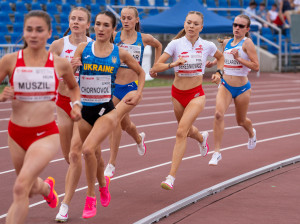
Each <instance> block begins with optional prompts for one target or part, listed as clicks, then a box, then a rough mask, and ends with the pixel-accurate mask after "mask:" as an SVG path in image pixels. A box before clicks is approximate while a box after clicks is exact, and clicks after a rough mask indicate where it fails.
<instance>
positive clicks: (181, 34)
mask: <svg viewBox="0 0 300 224" xmlns="http://www.w3.org/2000/svg"><path fill="white" fill-rule="evenodd" d="M185 34H186V32H185V29H184V28H183V29H182V30H180V31H179V33H177V35H176V36H175V37H174V38H173V40H176V39H179V38H181V37H183V36H185Z"/></svg>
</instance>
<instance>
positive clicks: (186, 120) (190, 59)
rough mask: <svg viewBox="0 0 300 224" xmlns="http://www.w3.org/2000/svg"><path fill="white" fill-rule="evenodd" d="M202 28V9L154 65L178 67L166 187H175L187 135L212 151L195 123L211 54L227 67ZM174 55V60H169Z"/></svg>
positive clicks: (161, 68)
mask: <svg viewBox="0 0 300 224" xmlns="http://www.w3.org/2000/svg"><path fill="white" fill-rule="evenodd" d="M202 28H203V15H202V14H201V13H200V12H195V11H192V12H189V13H188V15H187V17H186V20H185V22H184V29H183V30H182V31H181V32H180V33H179V34H177V36H176V37H175V38H174V39H173V40H172V41H171V42H170V43H169V44H168V46H167V47H166V49H165V51H164V53H163V54H162V55H161V56H160V58H159V59H158V61H157V63H156V64H154V66H153V68H152V72H162V71H165V70H167V69H170V68H174V70H175V79H174V82H173V86H172V103H173V106H174V113H175V116H176V118H177V121H178V129H177V133H176V143H175V146H174V149H173V158H172V165H171V170H170V172H169V175H168V176H167V178H166V180H165V181H163V182H162V183H161V187H162V188H164V189H166V190H171V189H173V184H174V180H175V175H176V172H177V170H178V168H179V164H180V162H181V160H182V158H183V155H184V152H185V150H186V141H187V137H191V138H193V139H195V140H197V142H198V143H199V148H200V154H201V156H205V155H206V154H207V152H208V145H207V138H208V132H207V131H204V132H202V133H200V132H199V131H198V129H197V128H196V127H195V126H193V123H194V121H195V120H196V118H197V117H198V115H199V114H200V112H201V111H202V110H203V109H204V105H205V95H204V91H203V88H202V80H203V74H204V72H205V65H206V60H207V57H208V56H213V57H215V58H216V59H217V62H218V69H220V70H222V69H223V64H224V57H223V55H222V53H221V52H220V51H219V50H217V47H216V46H215V44H213V43H212V42H209V41H206V40H203V39H201V38H200V37H199V33H200V32H201V31H202ZM170 57H172V62H171V63H165V62H166V61H167V60H168V59H169V58H170ZM212 79H213V82H215V83H217V82H219V81H220V74H218V73H216V74H213V76H212Z"/></svg>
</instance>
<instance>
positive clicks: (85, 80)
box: [80, 75, 111, 103]
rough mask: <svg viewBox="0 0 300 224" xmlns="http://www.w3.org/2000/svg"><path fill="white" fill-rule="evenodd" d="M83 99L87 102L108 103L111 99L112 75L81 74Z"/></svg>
mask: <svg viewBox="0 0 300 224" xmlns="http://www.w3.org/2000/svg"><path fill="white" fill-rule="evenodd" d="M80 93H81V101H82V102H85V103H106V102H109V101H110V100H111V76H110V75H96V76H91V75H80Z"/></svg>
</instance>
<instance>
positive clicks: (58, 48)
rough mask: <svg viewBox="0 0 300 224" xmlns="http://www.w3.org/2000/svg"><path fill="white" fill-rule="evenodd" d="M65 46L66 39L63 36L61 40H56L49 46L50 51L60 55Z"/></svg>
mask: <svg viewBox="0 0 300 224" xmlns="http://www.w3.org/2000/svg"><path fill="white" fill-rule="evenodd" d="M63 48H64V40H63V39H62V38H61V39H59V40H55V41H53V42H52V44H51V45H50V47H49V51H50V52H52V53H53V54H55V55H58V56H59V55H60V54H61V52H62V50H63Z"/></svg>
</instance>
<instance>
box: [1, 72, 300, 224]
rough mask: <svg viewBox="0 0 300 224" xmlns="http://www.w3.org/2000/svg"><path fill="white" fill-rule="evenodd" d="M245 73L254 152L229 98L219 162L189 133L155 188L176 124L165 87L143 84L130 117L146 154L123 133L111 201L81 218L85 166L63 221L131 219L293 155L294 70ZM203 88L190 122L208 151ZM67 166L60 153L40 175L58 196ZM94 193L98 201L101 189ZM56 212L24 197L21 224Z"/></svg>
mask: <svg viewBox="0 0 300 224" xmlns="http://www.w3.org/2000/svg"><path fill="white" fill-rule="evenodd" d="M249 78H250V81H251V84H252V97H251V103H250V107H249V113H248V116H249V118H250V119H251V120H252V122H253V125H254V127H255V128H256V130H257V138H258V143H257V147H256V149H255V150H247V140H248V136H247V134H246V132H245V131H244V130H243V129H242V128H241V127H238V126H236V121H235V117H234V107H233V104H232V105H231V106H230V107H229V109H228V111H227V114H226V117H225V125H226V129H225V134H224V139H223V149H226V150H224V151H223V152H222V156H223V160H222V161H221V162H220V163H219V165H218V166H217V167H209V166H208V161H209V159H210V158H211V154H209V155H208V156H207V157H204V158H201V157H200V155H199V149H198V146H197V143H196V142H195V141H194V140H191V139H189V140H188V144H187V151H186V154H185V156H184V160H183V161H182V163H181V165H180V168H179V170H178V173H177V177H176V181H175V186H174V190H172V191H166V190H163V189H161V188H160V182H161V181H162V180H164V179H165V177H166V176H167V175H168V172H169V169H170V160H171V155H172V150H173V146H174V143H175V134H176V128H177V122H176V120H175V117H174V114H173V110H172V109H173V108H172V104H171V99H170V98H171V97H170V87H161V88H146V89H145V90H144V94H143V100H142V101H141V103H140V105H139V106H137V107H136V108H135V109H134V110H133V111H132V113H131V118H132V120H133V122H134V123H135V124H136V125H137V127H138V130H139V131H144V132H145V133H146V145H147V154H146V155H145V156H143V157H140V156H139V155H138V154H137V151H136V146H135V144H134V143H133V140H132V139H131V138H130V137H129V136H128V135H127V134H125V133H124V134H123V138H122V141H121V146H120V151H119V155H118V159H117V167H116V174H115V177H114V178H112V182H111V185H110V192H111V195H112V200H111V203H110V205H109V206H108V207H107V208H104V207H101V205H100V203H98V214H97V216H96V217H94V218H91V219H89V220H84V219H82V218H81V215H82V209H83V206H84V202H85V193H86V181H85V173H84V170H83V173H82V176H81V179H80V182H79V185H78V191H77V192H76V194H75V196H74V198H73V200H72V202H71V205H70V210H69V217H70V219H69V223H100V222H101V223H108V224H109V223H114V224H115V223H122V224H123V223H133V222H135V221H138V220H140V219H142V218H143V217H146V216H148V215H150V214H152V213H154V212H156V211H158V210H160V209H162V208H164V207H166V206H168V205H170V204H173V203H175V202H177V201H179V200H181V199H183V198H186V197H188V196H190V195H192V194H195V193H197V192H199V191H201V190H203V189H205V188H208V187H210V186H213V185H216V184H218V183H220V182H223V181H225V180H228V179H230V178H233V177H235V176H238V175H241V174H243V173H246V172H249V171H251V170H254V169H257V168H260V167H263V166H266V165H268V164H271V163H274V162H277V161H281V160H284V159H288V158H290V157H294V156H297V155H299V151H300V150H299V148H300V147H299V136H300V113H299V111H300V91H299V90H300V76H299V74H292V73H290V74H261V77H260V78H257V77H256V74H251V75H250V76H249ZM204 91H205V93H206V96H207V102H206V107H205V110H204V111H203V112H202V113H201V114H200V115H199V117H198V118H197V121H196V122H195V125H196V126H197V127H198V128H199V130H200V131H203V130H207V131H208V132H209V133H210V137H209V139H208V142H209V145H210V148H211V150H213V133H212V127H213V117H214V116H213V115H214V108H215V96H216V92H217V86H215V85H205V86H204ZM9 114H10V103H1V104H0V189H1V191H0V198H1V202H2V203H1V204H0V223H5V216H6V213H7V210H8V208H9V206H10V204H11V202H12V187H13V184H14V181H15V178H16V175H15V173H14V171H13V165H12V162H11V159H10V155H9V149H8V147H7V124H8V118H9ZM102 151H103V153H102V155H103V157H104V160H105V161H106V162H107V160H108V157H109V151H108V143H107V141H106V142H104V143H103V144H102ZM83 162H84V161H83ZM66 170H67V163H66V162H65V161H64V160H63V157H62V154H61V153H58V154H57V156H56V157H55V159H54V160H53V161H52V162H51V163H50V164H49V165H48V166H47V168H46V169H45V170H44V171H43V173H42V174H41V177H42V178H46V177H47V176H53V177H54V178H55V180H56V190H57V192H58V194H59V195H60V199H62V197H63V193H64V178H65V174H66ZM285 181H288V180H285ZM290 181H292V180H290ZM217 195H218V194H217ZM97 198H98V201H99V195H97ZM291 211H292V210H291ZM293 211H294V210H293ZM57 212H58V208H56V209H50V208H49V207H48V205H47V204H46V203H44V202H43V200H42V197H41V196H35V197H34V198H32V199H31V200H30V209H29V214H28V218H27V222H26V223H55V221H54V218H55V216H56V214H57ZM167 220H168V219H165V220H164V223H172V222H175V221H174V220H172V221H171V220H170V222H168V221H167ZM190 223H191V222H190ZM206 223H207V222H206ZM210 223H213V222H210Z"/></svg>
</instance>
